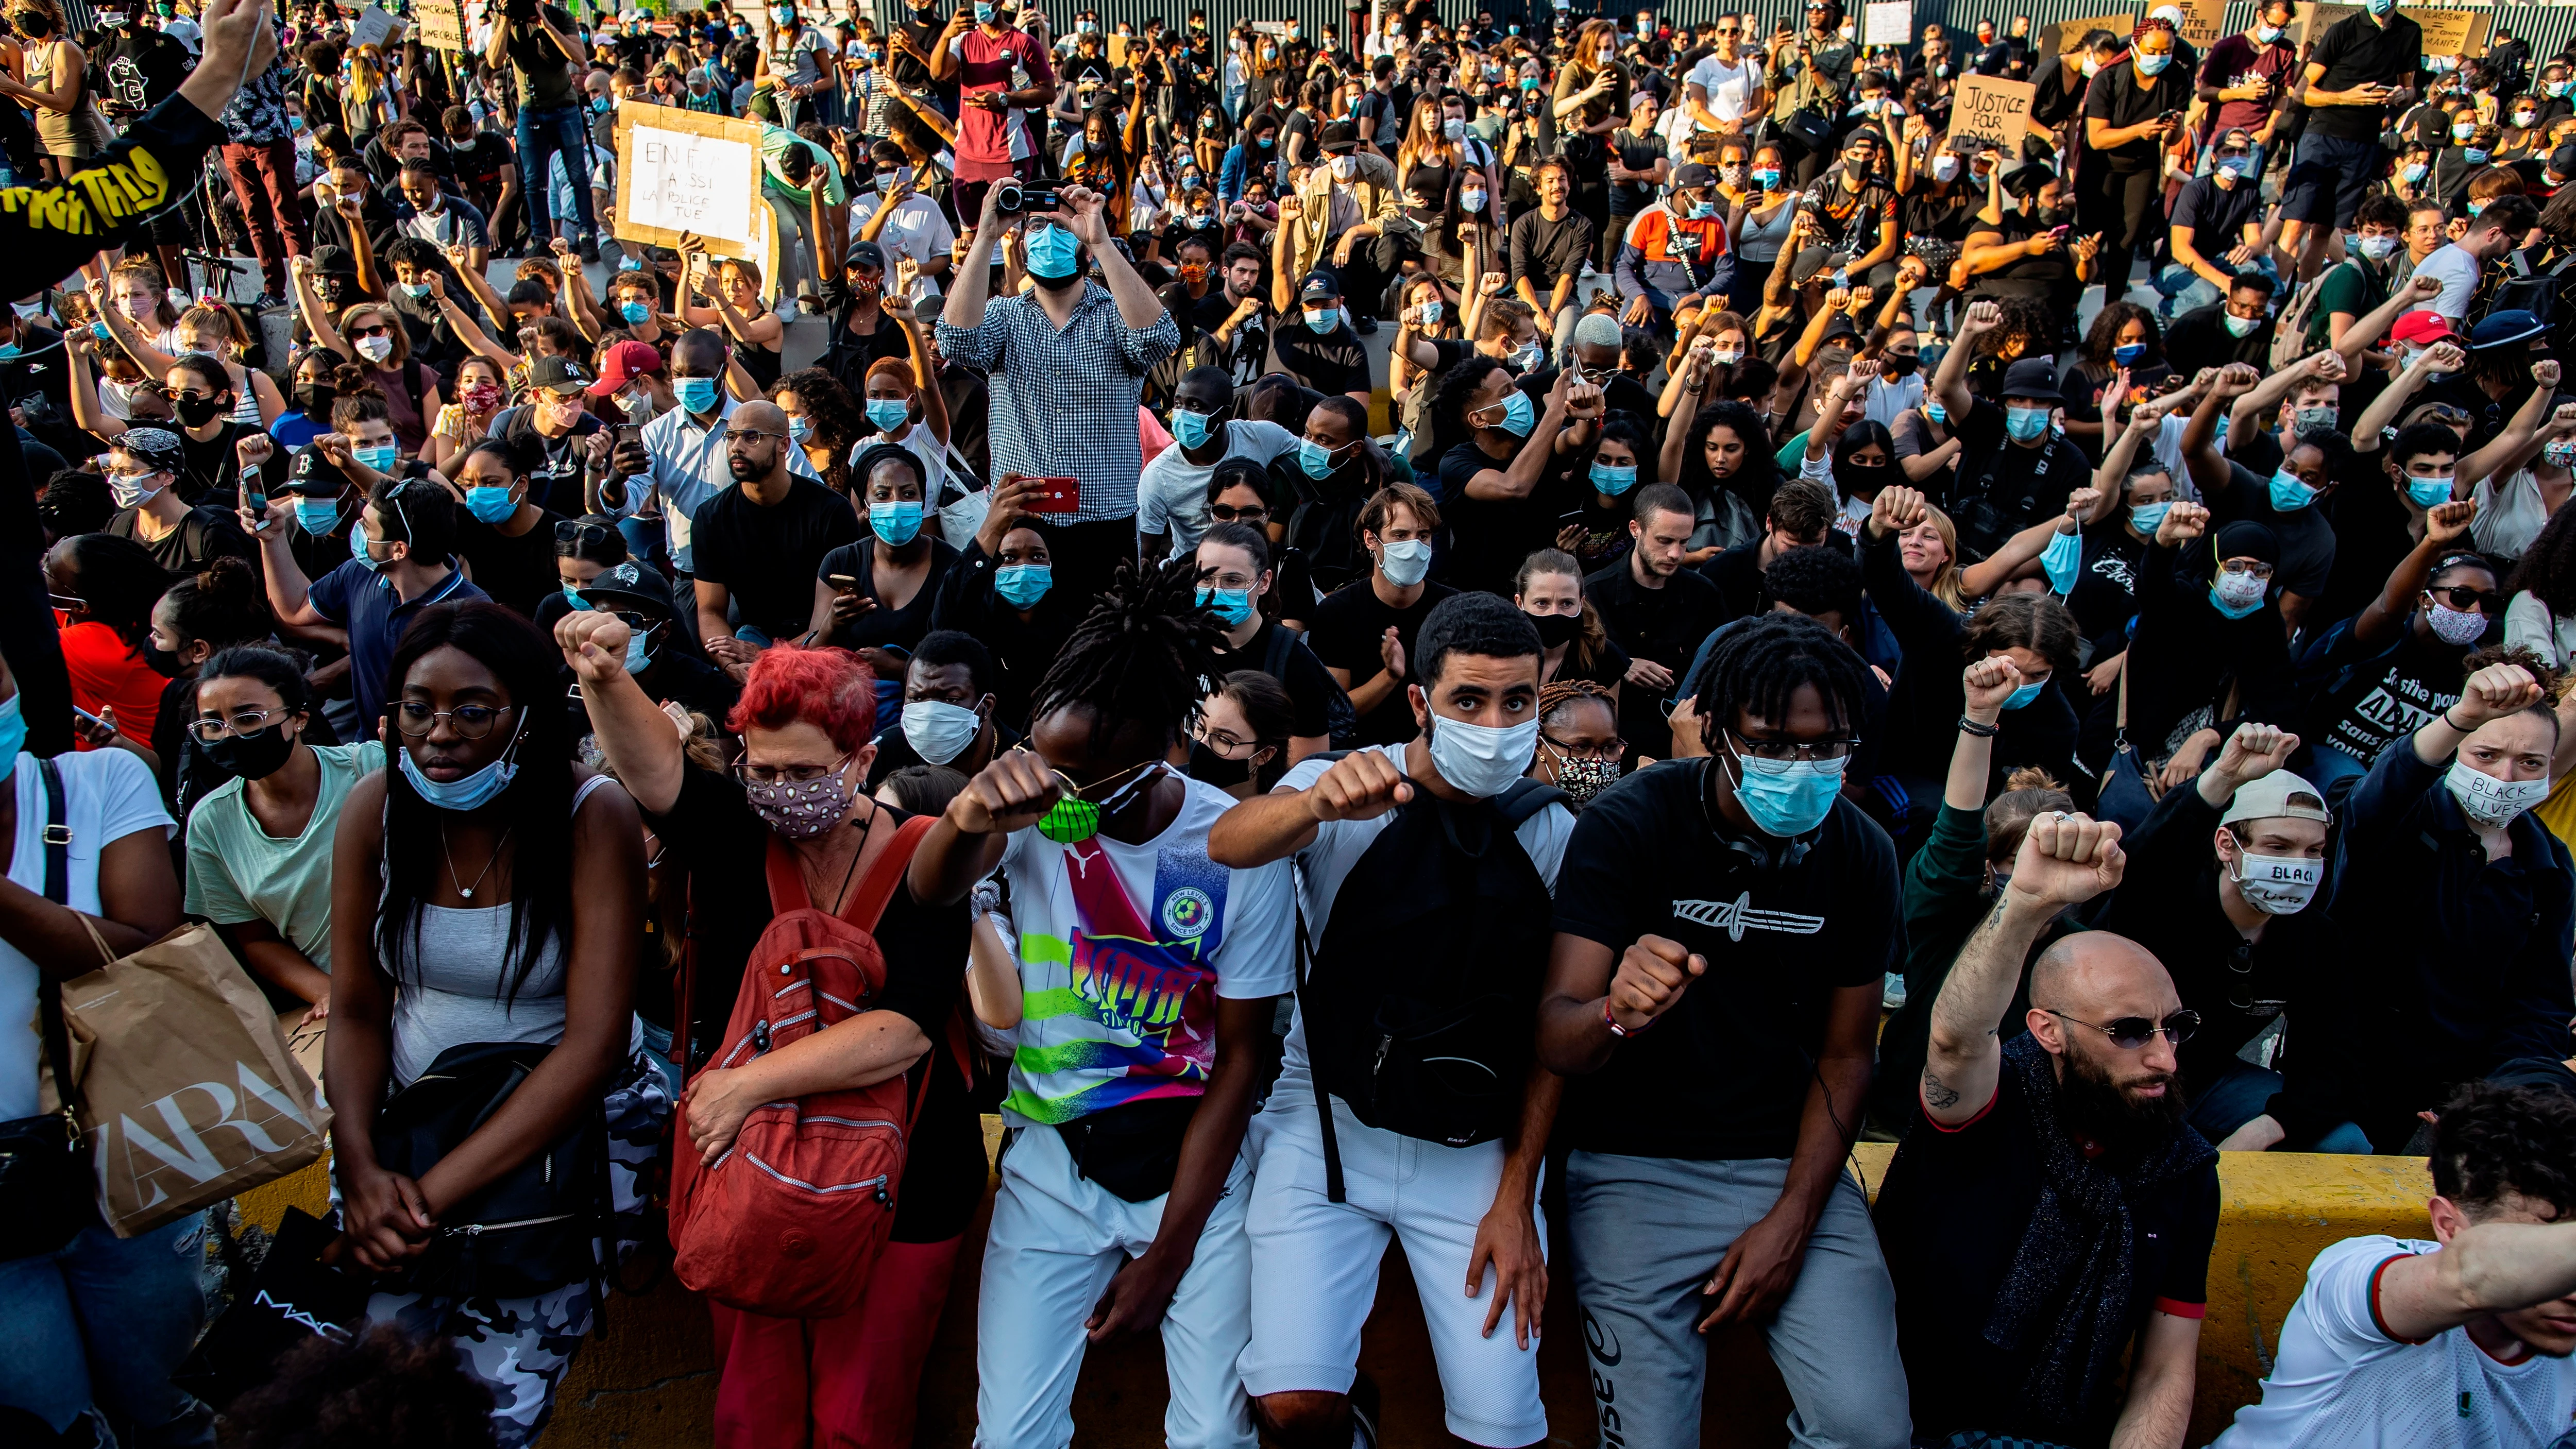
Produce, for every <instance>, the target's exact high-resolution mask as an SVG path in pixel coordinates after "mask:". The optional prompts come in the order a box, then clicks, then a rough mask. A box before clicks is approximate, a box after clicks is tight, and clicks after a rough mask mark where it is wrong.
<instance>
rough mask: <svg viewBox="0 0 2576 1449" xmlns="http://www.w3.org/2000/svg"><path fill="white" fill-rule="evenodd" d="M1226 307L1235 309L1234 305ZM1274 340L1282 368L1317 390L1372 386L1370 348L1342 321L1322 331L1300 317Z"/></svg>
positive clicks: (1371, 301)
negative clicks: (1317, 330)
mask: <svg viewBox="0 0 2576 1449" xmlns="http://www.w3.org/2000/svg"><path fill="white" fill-rule="evenodd" d="M1362 305H1363V307H1364V308H1365V307H1366V306H1371V305H1374V299H1366V300H1364V301H1363V304H1362ZM1226 310H1227V311H1228V312H1231V311H1233V309H1232V308H1230V307H1229V308H1227V309H1226ZM1217 320H1218V321H1223V320H1225V319H1224V318H1218V319H1217ZM1270 341H1271V351H1272V352H1273V353H1275V354H1276V355H1277V357H1278V359H1279V370H1280V371H1282V372H1284V373H1287V374H1288V375H1289V376H1291V377H1293V378H1295V379H1297V380H1298V381H1299V382H1301V383H1304V384H1305V385H1306V386H1308V387H1310V388H1313V389H1314V390H1315V391H1317V392H1348V393H1364V392H1367V391H1369V390H1370V385H1369V356H1368V349H1367V348H1366V347H1364V346H1362V345H1361V343H1360V335H1359V334H1358V333H1356V332H1353V331H1352V330H1351V329H1350V328H1348V327H1347V326H1344V325H1343V324H1341V323H1340V322H1335V323H1334V324H1333V330H1332V331H1330V332H1326V333H1322V334H1318V333H1317V332H1316V331H1315V329H1314V328H1312V327H1309V326H1307V325H1306V323H1305V321H1304V319H1302V318H1300V319H1298V320H1297V321H1296V324H1295V325H1294V326H1287V327H1281V328H1280V329H1279V330H1278V331H1276V332H1273V333H1271V334H1270Z"/></svg>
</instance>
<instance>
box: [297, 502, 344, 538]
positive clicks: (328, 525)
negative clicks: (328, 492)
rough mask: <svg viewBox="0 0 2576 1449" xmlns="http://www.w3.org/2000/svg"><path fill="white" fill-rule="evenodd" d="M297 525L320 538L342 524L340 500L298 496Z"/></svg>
mask: <svg viewBox="0 0 2576 1449" xmlns="http://www.w3.org/2000/svg"><path fill="white" fill-rule="evenodd" d="M295 526H296V527H298V528H300V529H303V530H304V531H305V532H306V533H309V534H311V535H313V536H314V537H315V538H320V537H322V536H323V535H324V534H326V533H329V532H330V531H331V530H332V529H335V528H337V527H339V526H340V500H338V499H336V498H298V499H296V500H295Z"/></svg>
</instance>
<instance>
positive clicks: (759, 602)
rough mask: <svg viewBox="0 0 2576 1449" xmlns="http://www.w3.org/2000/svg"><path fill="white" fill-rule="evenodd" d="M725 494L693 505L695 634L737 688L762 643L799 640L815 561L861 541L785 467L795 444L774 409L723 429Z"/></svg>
mask: <svg viewBox="0 0 2576 1449" xmlns="http://www.w3.org/2000/svg"><path fill="white" fill-rule="evenodd" d="M724 448H725V467H726V469H727V470H728V471H729V472H731V473H732V474H733V486H732V487H730V488H727V489H725V490H724V491H723V492H720V493H718V494H716V496H714V497H713V498H710V499H708V500H707V501H706V502H705V503H703V504H701V505H699V508H698V512H697V516H696V518H695V519H694V520H692V526H691V529H690V532H691V534H692V537H693V542H694V544H695V547H696V550H697V558H696V563H697V590H698V633H699V638H701V639H702V640H704V641H705V643H706V646H707V657H709V658H711V659H713V660H715V661H716V663H718V664H720V665H722V666H723V667H724V670H725V672H726V673H728V674H730V675H732V676H733V677H734V678H735V679H737V680H739V679H742V678H744V677H746V676H748V675H749V674H750V673H751V661H752V660H753V659H754V658H756V657H758V656H759V654H760V651H761V650H763V649H766V648H768V647H769V646H770V645H771V644H773V643H776V642H779V641H782V640H788V639H794V638H796V637H798V636H799V635H801V634H803V633H804V632H805V627H806V625H807V624H808V623H809V622H811V619H812V616H813V613H814V580H815V577H816V576H817V574H818V573H819V572H820V570H821V569H822V566H823V555H825V554H827V553H830V552H831V551H832V550H834V549H836V548H839V547H840V546H841V545H843V544H845V543H856V542H858V541H859V539H861V538H862V537H864V536H865V531H864V530H863V529H861V527H860V526H859V519H858V514H857V513H856V512H855V511H854V510H853V509H852V508H851V507H850V502H849V500H848V499H846V498H843V497H842V496H841V495H840V494H838V493H835V492H833V491H832V490H831V489H829V488H826V487H824V486H823V485H822V484H820V483H817V482H815V481H814V480H812V479H811V478H804V477H800V476H798V475H797V474H795V473H793V472H790V471H789V469H788V460H789V458H790V457H791V456H792V455H793V454H795V453H796V451H797V446H796V442H795V440H794V439H793V438H791V437H789V436H788V432H787V414H786V413H784V412H782V411H780V409H779V407H778V405H777V404H776V403H768V402H747V403H744V404H742V405H741V406H740V407H737V408H735V409H734V412H733V416H732V418H730V419H729V420H727V422H726V424H725V439H724Z"/></svg>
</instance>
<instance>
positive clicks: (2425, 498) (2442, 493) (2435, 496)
mask: <svg viewBox="0 0 2576 1449" xmlns="http://www.w3.org/2000/svg"><path fill="white" fill-rule="evenodd" d="M2406 496H2407V497H2409V498H2412V499H2414V500H2415V506H2417V507H2418V508H2430V507H2432V506H2433V505H2435V504H2437V503H2448V502H2450V501H2451V478H2450V475H2448V474H2445V475H2444V476H2442V477H2439V478H2409V479H2407V480H2406Z"/></svg>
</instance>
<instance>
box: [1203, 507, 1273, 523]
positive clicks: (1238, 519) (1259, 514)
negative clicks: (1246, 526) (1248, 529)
mask: <svg viewBox="0 0 2576 1449" xmlns="http://www.w3.org/2000/svg"><path fill="white" fill-rule="evenodd" d="M1208 517H1210V518H1213V519H1215V520H1216V521H1217V522H1219V523H1259V522H1262V521H1263V520H1265V519H1267V518H1269V517H1270V510H1269V509H1268V508H1265V507H1263V506H1262V505H1261V504H1258V503H1247V504H1245V505H1244V506H1243V507H1241V508H1237V507H1235V506H1234V505H1233V504H1231V503H1211V504H1209V505H1208Z"/></svg>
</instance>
